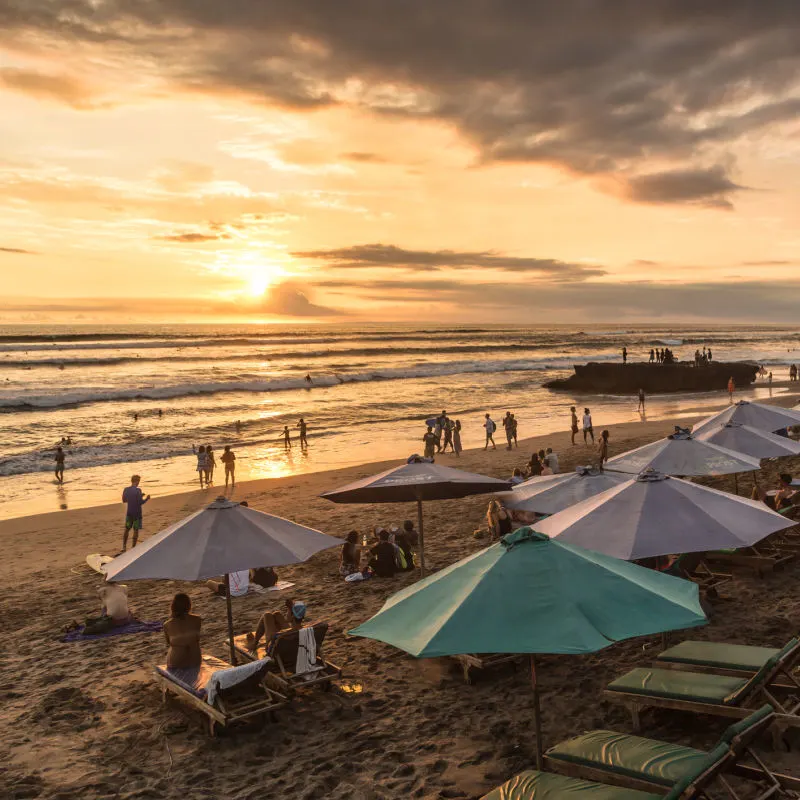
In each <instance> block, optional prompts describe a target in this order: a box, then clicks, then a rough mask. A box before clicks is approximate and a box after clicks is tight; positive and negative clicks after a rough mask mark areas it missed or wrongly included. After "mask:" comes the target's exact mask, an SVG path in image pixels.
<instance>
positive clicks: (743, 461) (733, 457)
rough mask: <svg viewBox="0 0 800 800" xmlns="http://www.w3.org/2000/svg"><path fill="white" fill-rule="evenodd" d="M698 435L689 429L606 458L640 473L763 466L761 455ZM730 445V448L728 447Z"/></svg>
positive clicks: (703, 471) (717, 472)
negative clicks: (701, 437)
mask: <svg viewBox="0 0 800 800" xmlns="http://www.w3.org/2000/svg"><path fill="white" fill-rule="evenodd" d="M721 444H722V443H721V442H716V441H715V442H713V443H712V442H710V441H708V440H701V439H697V438H695V437H694V436H693V435H692V434H691V433H689V431H686V430H683V429H682V428H676V429H675V433H673V434H671V435H670V436H667V437H665V438H664V439H659V440H658V441H657V442H651V443H650V444H646V445H644V446H643V447H637V448H636V449H635V450H629V451H628V452H627V453H621V454H620V455H618V456H615V457H614V458H610V459H609V460H608V461H607V462H606V468H607V469H613V470H616V471H618V472H627V473H633V474H634V475H638V474H639V473H640V472H642V471H643V470H646V469H653V470H655V471H656V472H663V473H664V474H665V475H687V476H688V475H728V474H730V473H733V472H750V471H751V470H756V469H759V468H760V467H761V464H760V462H759V460H758V458H753V457H752V456H751V455H744V454H743V453H736V452H734V450H735V448H734V447H732V446H729V445H724V446H720V445H721ZM726 448H727V449H726Z"/></svg>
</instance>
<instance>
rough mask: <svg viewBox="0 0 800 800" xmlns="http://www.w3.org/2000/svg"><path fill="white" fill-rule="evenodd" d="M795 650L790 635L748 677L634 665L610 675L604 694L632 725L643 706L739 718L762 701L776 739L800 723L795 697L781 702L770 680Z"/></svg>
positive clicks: (797, 647) (797, 644) (795, 642)
mask: <svg viewBox="0 0 800 800" xmlns="http://www.w3.org/2000/svg"><path fill="white" fill-rule="evenodd" d="M798 651H800V641H798V640H797V639H792V640H791V641H790V642H789V643H788V644H786V645H785V646H784V647H783V648H781V650H779V651H778V653H777V654H776V655H774V656H772V657H771V658H770V659H769V660H768V661H767V662H766V663H765V664H764V665H763V666H762V667H761V668H760V669H759V670H758V672H756V673H755V674H754V675H752V676H751V677H750V678H747V677H734V676H730V675H709V674H706V673H703V672H683V671H678V670H672V669H664V668H648V667H639V668H637V669H633V670H631V671H630V672H628V673H627V674H626V675H623V676H622V677H621V678H617V679H616V680H615V681H612V682H611V683H610V684H609V685H608V686H607V687H606V689H605V690H604V692H603V695H604V697H606V698H607V699H609V700H612V701H614V702H618V703H622V704H623V705H625V706H626V707H627V708H628V709H629V711H630V712H631V716H632V718H633V725H634V728H635V729H636V730H637V731H638V730H639V729H640V720H639V714H640V712H641V711H642V710H643V709H646V708H669V709H674V710H676V711H689V712H692V713H695V714H710V715H712V716H721V717H733V718H738V719H743V718H744V717H746V716H748V715H749V714H751V713H752V711H753V708H754V707H755V706H756V705H758V704H762V703H764V702H766V703H769V704H770V705H771V706H773V708H774V709H775V712H776V714H775V721H776V724H775V725H773V734H774V736H775V738H776V740H777V737H778V736H779V735H780V734H781V733H782V731H783V730H785V729H786V728H788V727H798V726H800V716H798V711H799V710H800V702H798V701H797V699H796V698H791V697H790V698H789V699H788V700H784V701H783V702H780V701H779V700H778V699H777V698H776V696H775V691H776V687H775V686H773V685H772V684H773V682H774V680H775V677H776V676H777V675H778V674H779V673H780V672H781V671H782V670H783V669H784V667H783V664H784V663H785V662H786V661H790V660H792V659H794V658H796V657H797V653H798Z"/></svg>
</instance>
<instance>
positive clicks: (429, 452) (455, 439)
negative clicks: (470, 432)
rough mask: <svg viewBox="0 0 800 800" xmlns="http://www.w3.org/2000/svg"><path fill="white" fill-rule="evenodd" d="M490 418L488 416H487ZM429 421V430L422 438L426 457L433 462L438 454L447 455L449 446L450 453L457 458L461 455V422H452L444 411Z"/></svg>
mask: <svg viewBox="0 0 800 800" xmlns="http://www.w3.org/2000/svg"><path fill="white" fill-rule="evenodd" d="M487 416H488V414H487ZM432 421H433V424H430V423H431V420H428V426H427V430H426V431H425V433H424V435H423V436H422V443H423V445H424V446H425V449H424V451H423V452H424V457H425V458H428V459H430V460H431V461H432V460H433V458H434V456H435V455H436V454H437V453H446V452H447V446H448V445H449V446H450V452H451V453H455V454H456V455H457V456H460V455H461V450H462V447H461V420H458V419H456V420H452V419H450V417H448V416H447V412H446V411H444V410H443V411H442V413H441V414H439V416H438V417H434V418H433V420H432Z"/></svg>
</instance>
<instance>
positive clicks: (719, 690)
mask: <svg viewBox="0 0 800 800" xmlns="http://www.w3.org/2000/svg"><path fill="white" fill-rule="evenodd" d="M748 683H749V681H747V680H745V679H743V678H729V677H726V676H724V675H705V674H703V673H701V672H678V671H676V670H671V669H649V668H646V667H639V668H637V669H632V670H631V671H630V672H629V673H628V674H627V675H623V676H622V677H621V678H617V679H616V680H615V681H613V682H612V683H610V684H609V685H608V689H609V691H612V692H627V693H631V694H641V695H644V696H651V697H668V698H672V699H674V700H689V701H693V702H697V703H712V704H716V705H725V704H728V703H731V702H733V701H735V700H736V699H737V697H738V696H739V694H740V693H741V690H742V689H743V688H744V687H745V686H747V684H748Z"/></svg>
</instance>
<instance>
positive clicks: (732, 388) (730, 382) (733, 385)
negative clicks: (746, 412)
mask: <svg viewBox="0 0 800 800" xmlns="http://www.w3.org/2000/svg"><path fill="white" fill-rule="evenodd" d="M735 391H736V381H735V380H734V379H733V375H731V376H730V378H728V397H729V399H730V401H731V403H732V402H733V393H734V392H735Z"/></svg>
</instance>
